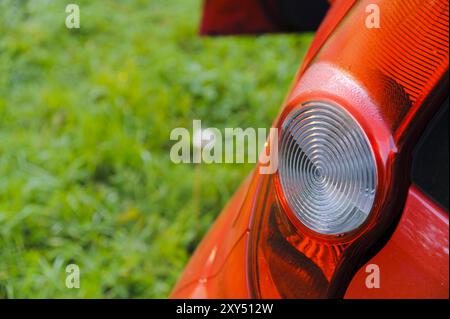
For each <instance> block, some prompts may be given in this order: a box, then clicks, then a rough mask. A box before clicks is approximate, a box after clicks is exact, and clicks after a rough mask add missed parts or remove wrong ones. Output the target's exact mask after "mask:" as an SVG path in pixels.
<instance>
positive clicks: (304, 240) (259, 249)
mask: <svg viewBox="0 0 450 319" xmlns="http://www.w3.org/2000/svg"><path fill="white" fill-rule="evenodd" d="M309 2H313V1H295V0H292V1H291V0H279V1H271V0H207V1H206V2H205V6H204V9H205V13H204V18H203V21H202V27H201V32H202V33H203V34H238V33H239V34H243V33H251V34H258V33H263V32H296V31H303V30H309V29H311V28H315V26H316V24H317V21H318V19H319V18H320V17H321V16H322V15H323V14H324V12H325V10H328V11H327V13H326V16H325V18H324V20H323V21H322V23H321V24H320V27H319V29H318V30H317V32H316V36H315V39H314V41H313V43H312V45H311V47H310V49H309V52H308V53H307V55H306V57H305V59H304V61H303V64H302V66H301V68H300V70H299V71H298V72H297V76H296V78H295V81H294V83H293V87H292V89H291V91H290V92H289V94H288V96H287V98H286V101H285V103H284V105H283V107H282V109H281V111H280V114H279V115H278V117H277V118H276V119H275V121H274V124H273V126H274V127H276V128H278V132H279V135H278V154H279V166H278V171H277V172H276V173H274V174H271V175H263V174H260V172H259V170H258V169H255V171H254V172H253V173H252V174H251V176H249V177H248V178H247V179H246V181H245V182H244V183H243V184H242V186H241V187H240V188H239V190H238V191H237V192H236V194H235V195H234V196H233V198H232V199H231V200H230V202H229V203H228V205H227V206H226V207H225V208H224V210H223V211H222V213H221V215H220V217H219V218H218V220H217V221H216V222H215V224H214V226H213V227H212V229H211V230H210V231H209V233H208V234H207V236H206V237H205V238H204V240H203V241H202V242H201V244H200V245H199V247H198V248H197V250H196V252H195V253H194V255H193V256H192V258H191V260H190V262H189V264H188V265H187V267H186V269H185V271H184V273H183V275H182V276H181V278H180V280H179V282H178V283H177V285H176V287H175V288H174V290H173V292H172V297H173V298H448V296H449V286H448V278H449V251H448V248H449V243H448V240H449V225H448V203H449V149H448V145H449V140H448V139H449V129H448V125H449V114H448V105H449V100H448V95H449V90H448V59H449V33H448V32H449V31H448V28H449V24H448V22H449V2H448V0H378V1H373V0H360V1H355V0H335V1H330V8H329V9H328V8H327V4H326V3H325V2H321V1H317V3H316V4H315V5H314V7H312V5H311V4H308V3H309ZM314 2H315V1H314ZM374 5H375V6H374ZM377 14H378V18H379V21H378V22H379V23H378V25H377V23H376V22H377V21H376V19H377ZM267 49H268V50H270V48H267ZM293 71H294V70H293Z"/></svg>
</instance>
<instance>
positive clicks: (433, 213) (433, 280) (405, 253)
mask: <svg viewBox="0 0 450 319" xmlns="http://www.w3.org/2000/svg"><path fill="white" fill-rule="evenodd" d="M448 236H449V226H448V213H447V212H445V211H444V210H443V209H442V208H441V207H439V206H438V205H436V204H435V203H433V202H432V201H431V200H430V199H428V197H427V196H426V195H425V194H424V193H423V192H422V191H420V190H419V189H418V188H417V187H415V186H412V187H411V188H410V190H409V193H408V199H407V201H406V205H405V209H404V211H403V214H402V217H401V220H400V223H399V225H398V227H397V229H396V230H395V232H394V234H393V235H392V237H391V239H390V240H389V241H388V243H387V244H386V246H385V247H384V248H383V249H382V250H381V251H380V252H379V253H378V254H377V255H376V256H375V257H373V258H372V259H371V260H370V261H369V262H368V263H367V264H376V265H377V266H378V267H379V269H380V288H377V289H369V288H367V286H366V283H365V282H366V278H367V275H368V274H367V273H366V271H365V270H366V267H365V266H364V267H362V268H361V269H360V271H359V272H358V273H357V274H356V275H355V277H354V278H353V280H352V282H351V283H350V286H349V287H348V289H347V293H346V295H345V297H346V298H371V299H373V298H445V299H448V297H449V292H448V278H449V273H448V267H449V255H448Z"/></svg>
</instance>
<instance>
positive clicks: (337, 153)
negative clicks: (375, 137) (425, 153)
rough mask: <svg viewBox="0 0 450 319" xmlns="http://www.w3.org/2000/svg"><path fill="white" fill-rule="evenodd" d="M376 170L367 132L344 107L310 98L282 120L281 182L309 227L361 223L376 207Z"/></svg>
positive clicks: (341, 228)
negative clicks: (313, 100) (310, 100)
mask: <svg viewBox="0 0 450 319" xmlns="http://www.w3.org/2000/svg"><path fill="white" fill-rule="evenodd" d="M376 173H377V171H376V164H375V157H374V154H373V152H372V148H371V146H370V143H369V140H368V138H367V136H366V135H365V134H364V132H363V130H362V129H361V127H360V126H359V125H358V123H357V122H356V121H355V119H354V118H353V117H352V116H351V115H350V114H349V113H347V111H345V110H344V109H343V108H340V107H338V106H334V105H331V104H327V103H320V102H308V103H304V104H302V105H300V106H298V107H296V108H295V109H294V110H292V111H291V112H290V113H289V114H288V116H287V117H286V118H285V120H284V122H283V123H282V125H281V135H280V140H279V181H280V184H281V188H282V191H283V196H284V199H285V201H286V203H287V204H288V205H289V208H290V209H291V210H292V212H293V213H294V214H295V215H296V216H297V217H298V219H299V220H300V222H301V223H302V224H304V225H305V226H307V227H308V228H309V229H311V230H313V231H315V232H318V233H320V234H329V235H337V234H343V233H347V232H350V231H353V230H355V229H357V228H358V227H360V226H361V224H363V223H364V222H365V221H366V220H367V218H368V216H369V213H370V212H371V210H372V206H373V203H374V198H375V190H376V184H377V180H376V179H377V177H376V176H377V175H376Z"/></svg>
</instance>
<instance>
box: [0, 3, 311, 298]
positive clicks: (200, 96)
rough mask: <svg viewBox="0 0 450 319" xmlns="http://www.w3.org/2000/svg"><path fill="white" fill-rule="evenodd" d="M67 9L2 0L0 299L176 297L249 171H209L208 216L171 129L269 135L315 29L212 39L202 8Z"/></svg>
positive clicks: (204, 177)
mask: <svg viewBox="0 0 450 319" xmlns="http://www.w3.org/2000/svg"><path fill="white" fill-rule="evenodd" d="M69 2H76V3H78V4H79V5H80V8H81V29H79V30H68V29H66V28H65V26H64V21H65V18H66V13H65V5H66V4H67V3H69ZM69 2H67V1H49V0H31V1H26V0H21V1H19V0H3V1H0V297H1V298H6V297H8V298H28V297H32V298H42V297H61V298H70V297H107V298H110V297H111V298H125V297H138V298H152V297H167V296H168V294H169V293H170V290H171V288H172V287H173V285H174V283H175V282H176V280H177V278H178V276H179V275H180V273H181V271H182V269H183V267H184V266H185V264H186V262H187V261H188V259H189V256H190V254H191V253H192V252H193V250H194V249H195V247H196V245H197V244H198V243H199V241H200V240H201V238H202V237H203V235H204V234H205V232H206V231H207V230H208V228H209V227H210V225H211V223H212V222H213V220H214V219H215V218H216V216H217V215H218V213H219V212H220V210H221V208H222V207H223V206H224V204H225V203H226V202H227V200H228V199H229V198H230V196H231V195H232V194H233V191H234V190H235V189H236V187H237V186H238V185H239V183H240V182H241V181H242V180H243V178H244V177H245V176H246V175H247V174H248V173H249V171H250V170H251V168H252V165H204V166H202V168H201V170H202V173H201V176H200V181H199V183H200V185H201V197H200V203H199V208H200V212H199V213H198V212H196V209H195V207H196V204H195V201H193V200H192V192H193V191H192V189H193V184H194V177H195V174H194V169H193V166H192V165H175V164H172V163H171V161H170V159H169V151H170V147H171V145H172V144H173V143H172V142H170V140H169V134H170V131H171V130H172V129H173V128H175V127H187V128H190V127H191V126H192V119H201V120H202V121H203V124H204V126H214V127H218V128H224V127H243V128H246V127H269V126H270V124H271V123H272V121H273V119H274V117H275V115H276V114H277V112H278V110H279V106H280V104H281V102H282V100H283V98H284V95H285V94H286V92H287V90H288V88H289V84H290V82H291V80H292V78H293V76H294V73H295V71H296V68H297V67H298V66H299V64H300V61H301V58H302V56H303V54H304V52H305V50H306V48H307V46H308V44H309V42H310V40H311V35H309V34H308V35H277V36H261V37H223V38H200V37H198V36H197V28H198V21H199V18H200V11H201V3H200V0H182V1H180V0H130V1H119V0H117V1H88V0H77V1H69ZM69 263H76V264H78V265H79V266H80V268H81V288H80V289H67V288H66V287H65V276H66V273H65V267H66V265H67V264H69Z"/></svg>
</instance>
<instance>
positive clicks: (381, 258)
mask: <svg viewBox="0 0 450 319" xmlns="http://www.w3.org/2000/svg"><path fill="white" fill-rule="evenodd" d="M216 1H218V0H216ZM398 2H401V3H403V4H404V3H406V2H407V1H406V2H405V1H404V0H399V1H397V3H392V2H390V1H380V5H382V6H383V5H385V6H386V8H385V10H386V12H388V14H393V15H394V16H388V17H387V18H386V19H390V20H389V21H395V19H394V18H399V17H397V16H395V12H396V10H399V9H398V8H401V7H402V6H401V5H400V6H399V4H398ZM441 2H442V1H441ZM365 3H369V1H361V2H359V6H358V8H356V9H355V1H354V0H340V1H335V3H334V5H333V7H332V9H331V10H330V12H329V13H328V15H327V18H326V19H325V21H324V22H323V24H322V26H321V27H320V29H319V30H318V32H317V34H316V39H315V40H314V42H313V44H312V46H311V48H310V50H309V52H308V54H307V56H306V58H305V61H304V63H303V66H302V67H301V68H300V70H299V72H298V76H297V79H296V80H295V82H294V87H293V89H292V90H291V93H290V94H289V95H288V98H287V100H286V103H285V109H288V108H289V107H292V106H294V105H298V103H300V102H302V101H306V100H311V99H324V100H329V101H336V102H338V103H339V104H340V105H341V106H344V107H345V108H347V110H348V111H349V112H350V113H352V114H353V115H354V116H355V118H356V119H357V120H358V122H359V123H361V125H362V127H363V128H364V130H365V131H366V133H367V134H368V137H369V139H370V141H371V143H372V147H373V149H374V150H375V151H376V152H377V154H378V155H377V164H378V166H379V167H378V169H379V172H380V177H381V178H380V181H382V184H381V186H380V189H381V190H382V191H383V194H382V196H381V199H379V203H378V204H377V205H378V209H379V212H380V213H378V215H377V216H375V217H374V218H373V219H374V220H373V221H372V222H371V224H369V225H368V229H370V230H371V231H372V234H374V233H377V232H379V229H380V227H379V225H378V226H377V227H378V228H376V227H375V224H376V222H377V218H381V215H383V214H384V215H387V216H383V218H384V221H383V223H384V224H386V225H387V224H388V223H389V222H390V223H391V224H394V226H395V228H394V229H395V231H393V233H392V234H390V236H391V237H390V238H389V239H388V240H387V242H386V243H385V245H383V246H382V248H381V250H380V251H379V252H378V253H377V254H376V255H375V256H374V257H373V258H372V259H370V261H369V262H368V263H367V264H377V265H378V266H379V268H380V272H381V273H380V275H381V288H379V289H369V288H367V287H366V285H365V280H366V277H367V273H366V272H365V267H364V266H363V267H361V268H360V269H356V271H355V272H356V274H354V273H355V272H353V273H352V275H354V276H353V277H352V278H350V279H349V280H348V283H347V284H345V287H343V289H344V292H345V290H346V293H345V295H343V296H344V297H345V298H391V297H392V298H422V297H423V298H448V266H449V263H448V257H449V256H448V237H449V231H448V213H447V212H445V211H444V210H442V209H441V208H440V207H439V206H437V205H436V204H434V203H433V202H432V201H431V200H429V199H427V196H426V195H424V193H422V192H421V191H420V190H418V188H416V187H415V186H411V184H410V181H409V180H408V177H407V175H408V167H407V166H408V161H410V158H409V157H408V156H406V157H403V158H400V159H397V158H398V156H397V155H398V154H400V153H402V152H405V153H409V152H411V147H413V146H414V145H415V142H414V141H417V139H418V137H419V136H420V134H421V132H422V131H423V129H424V127H425V126H426V122H427V121H428V120H429V119H430V118H431V116H432V115H433V107H432V106H433V105H435V104H438V103H440V101H442V98H443V97H444V96H445V95H448V88H447V89H445V90H444V91H441V92H438V93H437V94H430V92H431V90H434V91H436V88H438V87H439V86H440V82H442V81H441V79H442V78H443V77H445V74H446V73H447V72H448V34H447V40H445V38H443V37H441V34H439V36H438V37H435V38H434V39H433V40H436V39H437V42H436V46H437V47H438V48H439V49H438V50H437V51H436V54H437V55H436V56H432V55H430V54H427V55H425V56H422V55H418V54H417V52H423V50H428V46H429V43H430V42H429V41H430V40H429V38H428V35H427V34H426V33H419V34H418V36H417V37H416V39H415V41H413V42H408V41H409V39H406V40H405V41H400V40H398V41H397V43H396V42H395V41H394V42H388V44H387V43H386V41H391V40H392V39H391V37H392V36H394V37H397V36H400V35H401V34H402V32H407V31H408V27H407V25H403V26H402V28H400V31H398V32H399V34H393V32H390V31H389V28H387V29H384V30H379V31H370V30H361V32H360V33H358V35H357V36H354V37H349V34H352V31H353V30H355V29H357V27H358V26H359V25H360V24H361V23H364V18H361V17H360V16H359V15H355V12H358V13H359V12H363V8H362V4H365ZM430 3H431V2H430ZM442 3H443V2H442ZM442 3H435V2H433V4H432V5H436V6H439V5H441V4H442ZM391 5H392V6H393V7H391ZM408 6H410V8H412V9H413V10H415V11H414V12H416V13H417V14H418V15H419V16H420V15H423V12H422V11H423V10H422V11H421V7H420V2H419V1H411V2H408ZM427 9H428V10H433V8H432V7H428V8H427ZM355 10H359V11H355ZM361 10H362V11H361ZM440 10H441V11H439V12H438V13H439V18H440V19H441V22H439V23H442V24H445V23H447V29H448V2H447V7H446V11H445V8H444V9H442V7H441V8H440ZM349 12H351V14H352V15H353V19H352V18H347V19H346V20H345V23H344V20H343V17H344V16H345V15H346V14H349ZM400 12H401V14H403V15H404V17H406V18H407V19H411V17H414V15H412V14H411V15H408V13H407V12H406V11H404V10H400ZM430 12H431V11H430ZM445 12H446V14H447V18H446V20H445V18H444V17H445ZM433 13H434V12H433ZM400 18H401V17H400ZM442 21H443V22H442ZM445 21H446V22H445ZM341 22H342V23H341ZM408 22H411V21H409V20H408ZM393 23H394V22H393ZM425 24H426V28H428V29H430V28H433V22H432V20H426V21H425ZM440 27H441V26H440V25H439V28H440ZM386 30H387V31H386ZM416 31H417V30H416ZM371 32H379V33H371ZM380 32H381V33H380ZM383 32H384V33H383ZM373 34H375V35H376V34H378V35H380V34H381V35H383V36H381V37H379V38H375V39H373ZM330 39H332V40H330ZM386 39H387V40H386ZM330 41H332V44H330ZM387 45H394V47H395V49H396V50H406V51H405V53H402V54H403V55H401V54H398V52H394V53H389V52H388V53H386V46H387ZM405 59H410V60H411V61H414V63H413V65H412V67H413V68H415V67H416V66H420V65H422V64H426V63H430V65H432V67H433V72H430V71H429V70H427V72H424V73H423V74H419V76H418V78H417V79H413V80H410V79H409V78H408V72H409V71H410V69H409V68H410V67H411V66H410V65H407V64H405V61H407V60H405ZM416 62H417V63H416ZM367 65H370V66H372V69H371V71H370V72H367V71H368V68H367ZM377 68H378V69H377ZM373 71H375V72H373ZM414 72H417V73H419V72H421V68H420V67H418V68H417V69H414ZM447 77H448V73H447ZM392 79H394V80H392ZM444 82H445V81H444ZM394 89H395V90H394ZM402 90H406V92H407V95H406V94H404V91H402ZM387 93H389V94H390V95H389V94H387ZM411 97H413V98H412V100H411V99H410V98H411ZM424 106H426V107H424ZM282 114H283V113H282ZM282 114H280V116H279V117H278V118H277V120H276V121H275V123H277V122H278V120H279V119H280V117H281V116H282ZM417 118H421V120H420V121H419V120H417ZM411 123H413V125H412V124H411ZM257 169H258V168H257ZM395 173H396V174H395ZM389 185H393V187H388V186H389ZM268 188H270V189H271V188H273V184H271V180H270V178H267V177H265V176H261V175H260V174H258V171H257V170H256V171H255V172H254V173H253V174H252V176H251V177H250V178H249V179H247V181H246V182H244V183H243V185H242V186H241V187H240V188H239V190H238V191H237V192H236V194H235V195H234V196H233V198H232V199H231V201H230V202H229V204H228V205H227V206H226V207H225V208H224V210H223V211H222V213H221V215H220V217H219V218H218V220H217V221H216V223H215V224H214V226H213V227H212V228H211V230H210V232H209V233H208V234H207V236H206V237H205V238H204V239H203V241H202V243H201V244H200V245H199V247H198V248H197V250H196V252H195V253H194V255H193V256H192V258H191V260H190V262H189V264H188V265H187V267H186V269H185V271H184V273H183V275H182V276H181V278H180V280H179V282H178V283H177V285H176V287H175V288H174V290H173V292H172V297H173V298H251V297H254V296H255V295H254V291H253V289H252V287H253V286H252V279H251V278H250V277H251V275H250V274H251V272H252V270H253V269H254V264H252V259H251V258H249V254H252V253H253V251H252V249H254V247H252V243H253V242H254V241H253V240H252V237H254V235H255V232H257V231H258V228H256V227H254V224H253V223H254V220H255V218H257V217H258V216H257V215H256V214H260V213H261V212H262V211H263V207H264V206H262V204H261V203H262V202H263V201H264V199H261V193H264V192H263V190H266V189H268ZM272 191H273V190H272ZM272 197H274V196H272ZM394 202H397V203H396V204H395V205H394ZM400 205H401V206H400ZM399 207H403V209H402V208H399ZM397 211H398V213H396V216H394V214H393V213H394V212H397ZM387 212H388V213H389V214H386V213H387ZM390 213H392V216H391V215H390ZM389 218H390V219H391V221H389ZM386 227H387V226H386ZM381 228H382V227H381ZM377 229H378V230H377ZM358 236H359V235H358ZM375 237H376V236H374V237H373V238H375ZM366 243H367V240H366ZM262 245H264V243H263V244H262ZM352 256H353V255H352V254H350V257H352ZM371 256H373V255H371ZM341 257H342V256H339V257H338V258H341ZM354 257H355V258H356V256H354ZM369 257H370V256H369ZM350 259H351V258H350ZM348 260H349V259H348V257H347V259H346V260H345V261H347V262H348ZM365 260H367V259H365ZM341 261H342V260H341ZM315 262H316V263H317V264H320V263H321V262H320V260H319V261H317V260H316V261H315ZM334 262H335V264H333V265H329V266H330V267H331V268H329V269H328V270H329V272H330V273H329V278H334V275H335V273H334V272H335V271H336V267H337V266H341V263H340V261H339V260H335V261H334ZM355 263H356V262H355ZM363 265H364V264H363ZM322 270H324V269H322ZM324 272H325V270H324ZM259 279H260V280H261V281H262V282H263V285H266V286H267V287H271V288H270V289H267V290H265V292H264V295H263V297H265V298H278V297H280V295H279V294H277V293H276V289H275V288H273V287H275V285H274V284H273V278H272V277H271V275H270V274H268V273H267V274H266V273H263V274H260V276H259ZM286 280H289V278H286Z"/></svg>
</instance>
